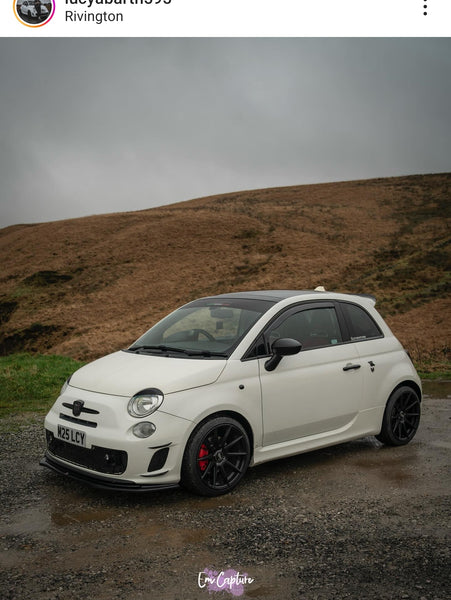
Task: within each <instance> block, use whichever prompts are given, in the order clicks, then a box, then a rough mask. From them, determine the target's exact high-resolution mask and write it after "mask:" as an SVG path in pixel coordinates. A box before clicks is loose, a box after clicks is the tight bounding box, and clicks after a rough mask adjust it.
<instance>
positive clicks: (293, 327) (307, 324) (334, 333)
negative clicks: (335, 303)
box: [266, 307, 342, 350]
mask: <svg viewBox="0 0 451 600" xmlns="http://www.w3.org/2000/svg"><path fill="white" fill-rule="evenodd" d="M266 337H267V339H268V342H269V344H270V345H271V344H272V343H273V342H274V341H275V340H276V339H278V338H293V339H295V340H298V341H299V342H301V344H302V349H303V350H305V349H308V348H320V347H322V346H331V345H334V344H339V343H340V342H342V337H341V332H340V327H339V325H338V319H337V315H336V313H335V309H334V308H329V307H328V308H312V309H306V310H301V311H299V312H296V313H294V314H291V315H290V316H288V317H286V318H285V319H282V320H279V321H277V322H276V323H275V324H274V325H273V326H272V327H271V328H270V329H269V330H268V332H267V334H266Z"/></svg>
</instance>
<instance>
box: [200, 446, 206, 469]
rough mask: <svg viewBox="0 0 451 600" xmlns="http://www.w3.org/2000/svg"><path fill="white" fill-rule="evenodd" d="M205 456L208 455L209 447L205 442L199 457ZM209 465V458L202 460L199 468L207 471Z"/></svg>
mask: <svg viewBox="0 0 451 600" xmlns="http://www.w3.org/2000/svg"><path fill="white" fill-rule="evenodd" d="M204 456H208V448H207V446H206V445H205V444H202V446H201V447H200V450H199V458H203V457H204ZM207 465H208V460H200V461H199V468H200V470H201V471H205V469H206V468H207Z"/></svg>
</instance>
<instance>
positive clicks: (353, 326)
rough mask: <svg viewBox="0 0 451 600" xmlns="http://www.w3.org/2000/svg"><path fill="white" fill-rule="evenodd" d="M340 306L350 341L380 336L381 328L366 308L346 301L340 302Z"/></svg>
mask: <svg viewBox="0 0 451 600" xmlns="http://www.w3.org/2000/svg"><path fill="white" fill-rule="evenodd" d="M341 306H342V308H343V311H344V312H345V316H346V320H347V322H348V326H349V329H350V335H351V341H352V342H358V341H360V340H367V339H370V338H375V337H381V336H382V332H381V330H380V329H379V327H378V326H377V325H376V323H375V322H374V321H373V319H372V318H371V317H370V315H369V314H368V313H367V312H366V310H364V309H363V308H361V307H360V306H357V305H356V304H348V303H347V302H342V303H341Z"/></svg>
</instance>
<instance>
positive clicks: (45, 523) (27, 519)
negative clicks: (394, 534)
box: [0, 507, 50, 535]
mask: <svg viewBox="0 0 451 600" xmlns="http://www.w3.org/2000/svg"><path fill="white" fill-rule="evenodd" d="M49 527H50V517H49V515H47V514H46V512H45V511H44V510H42V508H40V507H39V508H29V509H26V510H21V511H19V512H17V513H15V514H14V519H13V520H11V521H10V522H9V523H5V524H3V525H0V535H24V534H32V533H41V532H43V531H46V530H47V529H48V528H49Z"/></svg>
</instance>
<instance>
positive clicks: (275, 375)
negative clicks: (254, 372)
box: [259, 302, 363, 446]
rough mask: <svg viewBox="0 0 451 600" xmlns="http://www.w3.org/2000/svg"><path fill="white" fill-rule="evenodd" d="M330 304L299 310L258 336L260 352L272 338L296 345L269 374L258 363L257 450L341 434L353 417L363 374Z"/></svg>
mask: <svg viewBox="0 0 451 600" xmlns="http://www.w3.org/2000/svg"><path fill="white" fill-rule="evenodd" d="M340 318H341V316H340V315H339V314H337V312H336V309H335V306H334V304H333V303H326V302H321V303H310V304H304V305H299V306H297V307H294V308H291V309H289V310H287V311H286V312H285V313H284V314H282V315H280V316H279V317H278V318H277V319H276V320H275V321H274V322H273V323H272V324H270V325H269V327H268V328H267V329H266V331H265V332H264V339H265V343H266V348H268V347H270V346H271V344H272V343H273V342H274V340H276V339H278V338H293V339H296V340H298V341H299V342H301V344H302V349H301V351H300V352H299V353H298V354H296V355H294V356H285V357H284V358H283V359H282V361H281V362H280V364H279V365H278V366H277V368H276V369H275V370H274V371H267V370H266V369H265V362H266V361H267V360H268V357H267V356H266V357H265V358H263V357H262V358H259V369H260V383H261V392H262V417H263V446H268V445H271V444H277V443H281V442H286V441H289V440H295V439H299V438H303V437H306V436H311V435H315V434H322V433H326V432H334V433H336V432H337V430H340V429H342V428H343V429H344V430H345V429H346V428H347V427H348V426H350V425H351V424H352V422H353V421H354V419H355V418H356V416H357V414H358V412H359V406H360V400H361V396H362V392H363V375H362V372H363V369H361V368H360V366H361V364H360V362H361V361H360V359H359V355H358V352H357V349H356V346H355V344H354V343H352V342H350V341H349V339H346V335H345V334H344V333H343V330H342V327H340V321H339V319H340Z"/></svg>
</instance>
